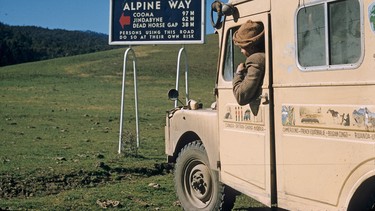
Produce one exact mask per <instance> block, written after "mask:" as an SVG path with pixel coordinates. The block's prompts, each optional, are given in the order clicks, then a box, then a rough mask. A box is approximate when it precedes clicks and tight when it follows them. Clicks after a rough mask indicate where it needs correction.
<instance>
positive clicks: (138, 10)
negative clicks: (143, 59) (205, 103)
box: [109, 0, 206, 153]
mask: <svg viewBox="0 0 375 211" xmlns="http://www.w3.org/2000/svg"><path fill="white" fill-rule="evenodd" d="M109 26H110V27H109V44H110V45H128V46H134V45H155V44H182V45H184V44H203V43H204V41H205V33H206V32H205V0H110V17H109ZM128 53H131V54H132V56H133V57H132V58H133V68H134V84H135V86H134V89H135V90H134V93H135V96H136V97H135V106H136V132H137V134H136V137H137V148H138V147H139V126H138V124H139V123H138V122H139V121H138V97H137V96H138V90H137V87H136V84H137V76H136V57H135V53H134V51H133V50H132V49H131V47H129V48H128V49H127V50H126V52H125V54H124V66H123V81H122V97H121V117H120V134H119V149H118V153H121V149H122V138H123V135H122V131H123V115H124V111H123V109H124V95H125V69H126V63H127V56H128ZM182 53H184V55H185V60H186V61H185V67H186V70H185V85H186V97H187V98H186V100H188V81H187V77H188V76H187V73H188V64H187V56H186V51H185V49H184V48H181V49H180V52H179V55H178V61H177V66H178V67H177V76H176V77H177V80H176V89H178V81H179V74H180V73H179V72H180V67H179V66H180V60H181V54H182ZM175 106H176V105H175Z"/></svg>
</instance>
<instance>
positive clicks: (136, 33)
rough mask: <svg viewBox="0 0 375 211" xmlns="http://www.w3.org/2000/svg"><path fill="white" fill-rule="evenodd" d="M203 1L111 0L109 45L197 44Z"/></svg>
mask: <svg viewBox="0 0 375 211" xmlns="http://www.w3.org/2000/svg"><path fill="white" fill-rule="evenodd" d="M204 7H205V2H204V0H111V2H110V28H109V44H111V45H144V44H199V43H201V44H202V43H204V37H205V23H204V22H205V8H204Z"/></svg>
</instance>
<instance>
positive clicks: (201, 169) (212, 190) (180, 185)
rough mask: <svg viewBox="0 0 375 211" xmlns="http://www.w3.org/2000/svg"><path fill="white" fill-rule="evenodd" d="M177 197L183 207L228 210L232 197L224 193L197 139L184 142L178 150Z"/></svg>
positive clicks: (175, 180)
mask: <svg viewBox="0 0 375 211" xmlns="http://www.w3.org/2000/svg"><path fill="white" fill-rule="evenodd" d="M174 182H175V188H176V192H177V196H178V198H179V200H180V202H181V205H182V207H183V208H184V209H185V210H194V211H195V210H230V208H232V207H233V204H234V199H235V196H234V195H233V194H225V191H224V189H225V186H224V185H223V184H222V183H220V182H219V179H218V172H216V171H213V170H211V169H210V167H209V161H208V157H207V153H206V150H205V148H204V146H203V144H202V143H201V142H200V141H194V142H191V143H189V144H187V145H186V146H185V147H184V148H183V149H182V150H181V152H180V154H179V156H178V158H177V162H176V166H175V174H174Z"/></svg>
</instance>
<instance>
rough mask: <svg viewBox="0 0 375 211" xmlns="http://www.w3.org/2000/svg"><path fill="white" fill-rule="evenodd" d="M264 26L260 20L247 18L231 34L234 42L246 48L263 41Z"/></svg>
mask: <svg viewBox="0 0 375 211" xmlns="http://www.w3.org/2000/svg"><path fill="white" fill-rule="evenodd" d="M263 36H264V27H263V24H262V23H261V22H253V21H251V20H248V21H247V22H246V23H244V24H243V25H242V26H241V27H240V28H239V29H238V30H237V31H236V32H235V33H234V35H233V40H234V44H235V45H237V46H239V47H241V48H246V47H248V46H250V45H254V44H256V43H258V42H259V41H263Z"/></svg>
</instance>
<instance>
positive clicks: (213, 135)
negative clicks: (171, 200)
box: [165, 0, 375, 210]
mask: <svg viewBox="0 0 375 211" xmlns="http://www.w3.org/2000/svg"><path fill="white" fill-rule="evenodd" d="M211 19H212V23H213V26H214V27H215V29H216V32H217V33H218V34H219V41H220V52H219V62H218V67H217V78H216V87H215V95H216V102H215V104H214V106H212V108H210V109H200V108H197V107H196V106H194V105H189V106H180V107H176V108H174V109H172V110H170V111H169V112H168V114H167V117H166V127H165V144H166V154H167V155H168V161H169V162H170V163H175V172H174V173H175V179H174V180H175V187H176V192H177V195H178V197H179V200H180V202H181V204H182V206H183V208H184V209H185V210H226V209H230V208H231V207H232V205H233V203H234V196H233V194H232V192H233V191H234V190H235V191H238V192H241V193H243V194H246V195H248V196H250V197H252V198H254V199H256V200H257V201H259V202H261V203H263V204H265V205H267V206H269V207H278V208H284V209H288V210H371V209H374V206H375V0H329V1H328V0H233V1H229V2H228V3H222V2H220V1H216V2H214V3H213V4H212V11H211ZM247 20H252V21H257V22H262V23H263V25H264V30H265V43H264V44H265V54H266V56H265V57H266V65H265V76H264V81H263V85H262V95H261V96H259V99H261V103H260V104H259V105H258V106H256V108H254V106H252V105H251V103H250V104H249V105H245V106H240V105H239V104H238V103H237V102H236V100H235V98H234V96H233V90H232V89H233V87H232V78H233V75H234V71H235V67H236V66H237V64H238V63H240V62H241V61H243V60H244V58H243V57H242V55H240V51H239V50H238V48H237V47H235V46H234V44H233V40H232V38H233V33H234V32H235V31H236V30H237V29H238V28H239V26H241V25H242V24H244V23H245V22H246V21H247ZM213 80H215V79H213ZM177 95H178V92H176V90H174V91H171V92H170V97H171V98H172V99H174V100H176V98H177Z"/></svg>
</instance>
